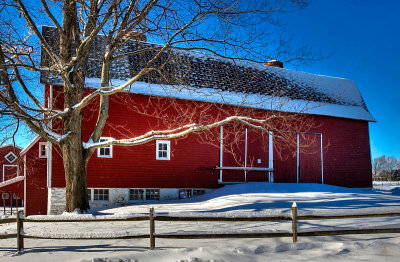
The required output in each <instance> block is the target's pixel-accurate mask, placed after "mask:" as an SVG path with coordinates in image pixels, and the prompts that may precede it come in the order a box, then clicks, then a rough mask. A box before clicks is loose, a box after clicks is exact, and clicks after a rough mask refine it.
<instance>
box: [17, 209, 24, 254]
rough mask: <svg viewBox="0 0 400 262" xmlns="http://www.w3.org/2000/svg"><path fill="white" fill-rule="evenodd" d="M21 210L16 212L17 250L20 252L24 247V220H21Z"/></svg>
mask: <svg viewBox="0 0 400 262" xmlns="http://www.w3.org/2000/svg"><path fill="white" fill-rule="evenodd" d="M21 217H22V211H19V212H18V213H17V250H18V252H20V251H21V250H22V249H23V248H24V235H23V231H24V222H23V220H22V218H21Z"/></svg>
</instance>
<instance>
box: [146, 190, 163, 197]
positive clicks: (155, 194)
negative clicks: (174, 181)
mask: <svg viewBox="0 0 400 262" xmlns="http://www.w3.org/2000/svg"><path fill="white" fill-rule="evenodd" d="M146 200H160V189H146Z"/></svg>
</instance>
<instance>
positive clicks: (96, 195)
mask: <svg viewBox="0 0 400 262" xmlns="http://www.w3.org/2000/svg"><path fill="white" fill-rule="evenodd" d="M108 198H109V190H108V189H101V188H95V189H93V200H94V201H96V200H104V201H108Z"/></svg>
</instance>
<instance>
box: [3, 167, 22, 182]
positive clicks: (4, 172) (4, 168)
mask: <svg viewBox="0 0 400 262" xmlns="http://www.w3.org/2000/svg"><path fill="white" fill-rule="evenodd" d="M6 167H16V168H17V177H19V166H18V165H3V182H4V179H5V178H6Z"/></svg>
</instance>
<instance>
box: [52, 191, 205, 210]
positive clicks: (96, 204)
mask: <svg viewBox="0 0 400 262" xmlns="http://www.w3.org/2000/svg"><path fill="white" fill-rule="evenodd" d="M105 189H108V190H109V201H97V200H96V201H91V200H90V199H89V200H90V201H89V204H90V206H91V207H93V208H106V207H110V206H123V205H128V204H133V203H143V202H146V200H144V201H129V188H105ZM204 190H205V192H209V191H211V190H212V189H204ZM174 199H179V189H178V188H160V200H174ZM64 210H65V188H55V187H53V188H49V190H48V206H47V214H49V215H59V214H62V213H63V212H64Z"/></svg>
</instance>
